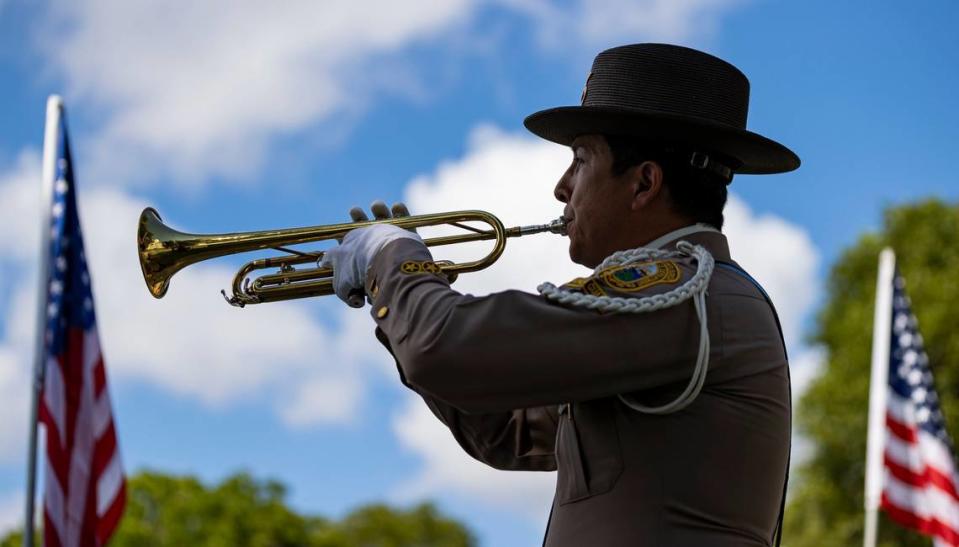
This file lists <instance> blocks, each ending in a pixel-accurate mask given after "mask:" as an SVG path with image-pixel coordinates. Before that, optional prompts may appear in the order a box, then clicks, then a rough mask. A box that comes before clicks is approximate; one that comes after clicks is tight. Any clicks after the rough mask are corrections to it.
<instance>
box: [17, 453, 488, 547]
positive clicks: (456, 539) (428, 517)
mask: <svg viewBox="0 0 959 547" xmlns="http://www.w3.org/2000/svg"><path fill="white" fill-rule="evenodd" d="M285 497H286V489H285V487H284V486H283V485H282V484H280V483H278V482H275V481H258V480H256V479H254V478H252V477H251V476H249V475H248V474H246V473H239V474H236V475H233V476H231V477H228V478H227V479H225V480H224V481H223V482H221V483H220V484H218V485H216V486H214V487H207V486H205V485H204V484H203V483H201V482H200V481H198V480H197V479H195V478H193V477H188V476H184V477H178V476H171V475H165V474H161V473H156V472H149V471H145V472H141V473H138V474H136V475H135V476H133V477H131V478H130V479H129V481H128V485H127V506H126V511H125V513H124V516H123V520H122V521H121V523H120V527H119V529H118V530H117V533H116V534H115V535H114V537H113V539H112V541H111V542H110V546H111V547H182V546H187V545H189V546H195V547H472V546H474V545H475V543H476V542H475V540H474V539H473V536H472V534H471V533H470V532H469V530H467V529H466V528H465V527H464V526H463V525H462V524H460V523H458V522H456V521H454V520H452V519H449V518H448V517H445V516H443V515H441V514H440V513H439V512H438V511H437V510H436V509H435V508H434V507H433V506H432V505H430V504H428V503H426V504H421V505H419V506H416V507H413V508H411V509H408V510H401V509H393V508H390V507H387V506H385V505H369V506H365V507H361V508H359V509H357V510H355V511H353V512H352V513H350V514H348V515H347V516H346V517H344V518H343V520H341V521H338V522H335V521H331V520H328V519H324V518H322V517H317V516H306V515H301V514H298V513H296V512H295V511H293V510H292V509H290V508H289V507H287V505H286V503H285V501H284V500H285ZM21 542H22V534H21V532H19V531H18V532H13V533H11V534H8V535H7V536H6V537H4V538H3V539H2V540H0V547H20V546H21Z"/></svg>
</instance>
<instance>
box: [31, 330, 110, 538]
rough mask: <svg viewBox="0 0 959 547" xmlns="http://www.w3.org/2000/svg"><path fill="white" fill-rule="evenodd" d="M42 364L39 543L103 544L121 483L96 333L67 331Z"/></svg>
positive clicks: (90, 331) (108, 531)
mask: <svg viewBox="0 0 959 547" xmlns="http://www.w3.org/2000/svg"><path fill="white" fill-rule="evenodd" d="M67 337H68V340H67V342H66V347H67V350H66V351H65V352H64V354H62V355H59V356H56V357H51V358H50V359H49V361H48V362H47V366H46V376H45V380H44V386H43V395H42V398H41V400H40V420H41V421H42V422H43V424H44V425H45V430H46V446H47V459H46V472H45V475H44V480H45V492H44V508H43V521H44V534H43V536H44V544H45V545H46V546H47V547H88V546H94V547H95V546H100V545H104V544H105V543H106V540H107V539H108V538H109V537H110V535H111V534H112V533H113V531H114V530H115V529H116V527H117V525H118V524H119V521H120V515H121V514H122V512H123V505H124V503H125V500H126V480H125V478H124V475H123V468H122V466H121V462H120V453H119V451H118V450H117V442H116V432H115V430H114V427H113V416H112V412H111V409H110V396H109V390H108V389H107V379H106V369H105V368H104V366H103V358H102V355H101V354H100V342H99V339H98V337H97V331H96V327H95V326H94V327H92V328H91V329H89V330H87V331H86V332H84V331H83V330H81V329H78V328H71V329H70V330H69V331H68V334H67Z"/></svg>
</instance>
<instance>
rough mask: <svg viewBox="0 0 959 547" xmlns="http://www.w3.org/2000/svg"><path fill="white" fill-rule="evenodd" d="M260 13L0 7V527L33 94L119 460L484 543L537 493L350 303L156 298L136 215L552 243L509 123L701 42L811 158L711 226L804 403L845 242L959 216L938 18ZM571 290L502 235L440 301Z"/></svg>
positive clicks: (524, 142)
mask: <svg viewBox="0 0 959 547" xmlns="http://www.w3.org/2000/svg"><path fill="white" fill-rule="evenodd" d="M261 4H262V3H257V2H207V3H203V4H202V5H196V4H183V5H182V6H179V7H177V8H172V7H163V8H158V7H156V6H151V5H146V4H142V3H135V2H119V1H115V0H96V1H92V2H86V3H83V5H76V6H74V5H68V4H67V3H48V2H16V1H13V0H5V1H4V0H0V82H2V85H0V198H2V201H0V202H2V203H3V204H4V206H5V207H6V209H7V212H8V213H7V214H6V215H3V217H2V218H0V276H2V278H3V283H0V400H4V401H6V402H7V405H5V406H7V408H8V412H7V416H8V419H5V420H4V421H3V422H2V423H0V526H3V527H8V526H9V525H11V523H13V522H15V521H16V519H18V518H19V515H20V505H21V503H22V502H21V496H22V491H23V475H24V472H23V459H24V458H23V455H24V453H25V443H26V437H25V429H26V420H27V418H26V416H27V404H28V399H27V396H26V395H25V393H26V391H27V383H26V382H27V379H28V371H27V369H28V367H29V363H30V350H31V348H32V342H31V340H32V328H33V326H32V323H33V321H32V319H30V317H31V314H32V313H33V307H32V303H33V300H34V294H35V293H34V290H35V280H34V279H33V275H34V274H35V265H36V249H35V247H36V245H35V243H36V240H37V234H36V231H37V230H36V228H37V223H38V220H37V218H36V216H35V214H36V213H35V212H36V211H39V203H38V198H37V195H36V193H37V192H38V183H39V170H40V165H39V163H40V150H41V147H42V134H43V115H44V111H45V103H46V98H47V95H48V94H50V93H58V94H61V95H62V96H63V97H64V101H65V104H66V107H67V115H68V118H69V123H70V127H71V131H72V134H71V136H72V138H73V143H74V156H75V162H76V166H75V167H76V172H77V175H78V185H79V186H80V188H81V190H80V191H81V203H80V207H81V220H82V222H83V224H84V229H85V231H86V236H87V248H88V253H89V255H90V256H91V260H92V268H93V270H92V276H93V279H94V289H95V294H96V296H97V311H98V317H99V318H100V325H99V326H100V333H101V338H102V343H103V346H104V351H105V354H106V358H107V365H108V368H109V370H110V374H111V389H112V390H113V395H114V406H115V410H116V416H117V422H118V428H119V434H120V446H121V450H122V452H123V457H124V459H125V461H126V465H127V467H128V468H129V469H140V468H144V467H151V468H156V469H160V470H163V471H168V472H183V473H195V474H198V475H200V476H202V477H203V478H204V479H207V480H210V481H215V480H218V479H219V478H221V477H223V476H225V475H227V474H229V473H232V472H234V471H237V470H240V469H246V470H250V471H252V472H253V473H255V474H256V475H258V476H263V477H266V476H269V477H275V478H278V479H280V480H282V481H284V482H286V483H287V484H288V485H289V486H290V487H291V501H292V502H293V503H294V504H295V505H296V506H297V507H298V508H299V509H301V510H304V511H310V512H316V513H321V514H326V515H331V516H336V515H341V514H343V513H345V512H347V511H348V510H349V509H350V508H352V507H355V506H356V505H358V504H361V503H366V502H371V501H376V500H383V499H386V500H388V501H391V502H393V503H399V504H402V503H410V502H413V501H416V500H420V499H434V500H437V502H438V503H439V504H440V505H441V507H442V508H443V509H444V510H446V511H448V512H450V513H451V514H453V515H455V516H456V517H458V518H460V519H463V520H464V521H466V522H467V523H468V524H469V525H470V526H471V527H472V528H473V529H474V530H475V531H476V532H477V533H478V534H479V536H480V537H481V539H482V542H483V545H493V546H511V545H515V546H520V545H530V544H535V543H536V542H537V541H538V540H539V538H540V534H541V532H542V526H543V523H544V520H545V515H546V507H547V504H548V502H549V496H550V491H551V484H552V483H551V481H552V480H553V479H552V477H551V476H549V475H543V476H529V475H525V474H524V475H519V476H513V475H509V474H505V473H495V472H489V471H485V470H483V469H480V468H479V467H478V466H477V465H472V464H471V463H470V462H469V461H467V460H465V457H462V456H460V455H459V454H458V453H457V451H456V448H455V446H453V445H451V444H450V441H449V439H448V438H447V437H445V436H444V435H443V431H442V430H441V429H440V428H439V427H438V426H437V425H436V424H435V423H434V422H433V421H431V419H430V417H429V416H428V415H426V414H425V411H424V409H423V407H422V405H419V404H417V401H416V400H415V399H413V398H411V397H410V395H409V394H408V393H407V392H406V391H405V390H404V389H403V388H402V386H401V385H400V384H399V382H398V381H397V379H396V377H395V373H394V372H393V371H392V364H391V363H390V362H389V361H388V359H387V356H386V355H385V352H384V351H383V350H382V349H381V348H379V347H378V345H377V344H376V343H375V340H374V339H373V336H372V322H371V321H369V320H368V318H367V317H366V316H365V313H364V312H357V311H353V310H347V309H345V308H344V307H342V306H341V305H340V304H339V303H338V302H334V301H330V300H319V299H318V300H314V301H310V302H296V303H285V304H272V305H268V306H262V307H259V308H250V309H246V310H242V311H240V310H234V309H232V308H229V307H227V306H226V305H225V304H223V302H222V300H221V299H220V297H219V295H218V294H217V292H218V289H219V288H224V287H226V286H227V285H228V284H229V282H230V279H231V277H232V269H233V268H234V267H235V266H236V265H237V264H238V263H240V262H242V260H243V259H239V258H236V259H223V260H221V261H218V262H216V263H214V264H208V265H202V266H198V267H196V269H195V270H194V271H186V272H184V273H183V274H180V276H178V277H177V278H175V279H174V281H173V286H172V287H171V289H170V295H169V296H168V297H167V298H166V299H164V300H162V301H154V300H153V299H152V298H150V297H149V296H148V295H147V293H146V291H145V290H143V285H142V281H141V280H140V279H139V278H138V275H139V273H138V271H137V265H136V262H135V256H134V253H133V249H132V241H133V233H134V229H135V228H134V224H135V221H136V215H137V214H138V213H139V211H140V209H141V208H142V207H143V206H145V205H152V206H155V207H156V208H157V209H158V210H159V211H160V212H161V214H162V215H163V216H164V218H165V219H167V220H169V221H170V222H172V223H174V224H175V225H177V226H179V227H182V228H184V229H187V230H190V231H196V232H216V231H239V230H253V229H264V228H273V227H285V226H294V225H310V224H323V223H331V222H338V221H341V220H343V219H345V218H346V212H347V210H348V209H349V208H350V207H351V206H353V205H357V204H363V205H365V204H368V203H369V202H370V201H372V200H373V199H384V200H387V201H394V200H398V199H405V200H407V201H408V202H410V204H411V206H412V207H413V208H414V212H416V211H418V212H436V211H441V210H450V209H453V208H474V207H485V208H489V209H490V210H492V211H493V212H494V213H497V214H500V215H502V216H503V217H504V218H505V219H506V220H507V222H508V223H526V224H528V223H538V222H543V221H546V220H549V219H551V218H553V217H555V216H557V215H558V214H559V212H560V210H561V209H560V207H559V206H558V204H556V203H555V202H553V201H552V197H551V193H550V188H551V184H552V182H553V181H555V179H556V178H557V177H558V176H559V174H560V173H561V172H562V170H563V169H564V168H565V162H566V161H567V159H568V157H569V152H568V151H567V150H564V149H562V148H561V147H559V146H555V145H550V144H548V143H542V142H538V141H537V140H536V139H534V138H533V137H532V136H529V135H528V134H526V133H525V130H524V129H523V127H522V119H523V117H525V116H526V115H527V114H530V113H532V112H534V111H536V110H539V109H542V108H547V107H551V106H558V105H565V104H574V103H576V102H577V100H578V98H579V94H580V91H581V89H582V85H583V80H584V78H585V76H586V74H587V72H588V70H589V66H590V63H591V61H592V58H593V56H594V55H595V53H596V52H598V51H600V50H601V49H603V48H605V47H609V46H612V45H618V44H622V43H630V42H641V41H667V42H672V43H679V44H683V45H689V46H693V47H698V48H701V49H704V50H706V51H709V52H711V53H714V54H716V55H719V56H720V57H723V58H724V59H727V60H729V61H730V62H732V63H733V64H735V65H737V66H738V67H740V68H741V69H742V70H743V71H744V72H745V73H746V74H747V75H748V76H749V78H750V80H751V83H752V95H751V109H750V116H749V120H750V122H749V127H750V128H751V129H752V130H754V131H758V132H760V133H762V134H765V135H768V136H770V137H771V138H774V139H776V140H779V141H780V142H783V143H784V144H786V145H788V146H790V147H791V148H792V149H793V150H795V151H796V152H797V153H798V154H799V155H800V157H801V158H802V160H803V166H802V168H801V169H800V170H799V171H797V172H794V173H789V174H785V175H779V176H773V177H749V176H741V177H738V178H737V179H736V181H735V182H734V183H733V185H732V187H731V189H732V191H733V193H734V198H733V200H732V202H731V203H730V207H729V209H728V216H729V221H728V222H729V227H728V230H727V231H728V233H729V236H730V239H731V244H732V248H733V253H734V258H736V257H738V258H739V259H740V261H741V262H742V263H743V264H744V265H746V266H747V268H749V269H750V270H751V271H752V272H753V273H754V274H756V275H757V277H758V278H759V279H760V280H761V281H762V282H763V283H764V284H765V285H766V286H767V288H769V289H770V292H771V293H772V295H773V297H774V299H775V300H776V302H777V305H778V306H779V307H780V311H781V313H782V314H783V315H784V322H785V323H786V329H787V338H788V342H789V345H790V350H791V355H793V356H794V363H793V365H794V372H795V373H796V374H797V376H798V380H799V381H798V382H797V384H798V386H797V389H800V390H801V389H802V386H803V385H804V382H806V381H808V379H809V378H810V377H812V376H813V375H814V374H815V371H816V370H817V366H818V363H819V361H820V360H821V356H820V355H819V354H818V353H817V351H816V349H815V348H810V347H808V346H807V345H806V344H805V343H804V341H803V333H804V332H805V329H808V326H809V324H810V317H812V315H813V314H814V312H815V309H816V305H817V304H818V302H819V301H820V299H821V296H822V282H823V280H824V277H825V274H826V272H827V270H828V267H829V265H830V264H831V263H832V262H833V261H834V260H835V259H836V258H837V256H838V254H839V253H840V252H841V250H842V249H843V248H844V247H846V246H848V245H849V244H851V243H852V242H854V241H855V240H856V238H858V237H859V235H860V234H862V233H863V232H865V231H868V230H872V229H875V228H876V227H878V226H879V223H880V222H881V213H882V209H883V208H884V207H886V206H889V205H894V204H898V203H903V202H907V201H911V200H915V199H920V198H923V197H927V196H938V197H941V198H945V199H949V200H955V199H956V198H957V196H959V183H957V181H956V175H955V167H954V158H955V156H956V154H955V152H954V150H953V149H954V147H955V144H956V143H957V142H959V113H957V112H959V111H957V109H956V108H955V105H956V97H959V70H957V69H959V35H957V33H956V32H955V23H956V22H957V21H959V8H957V7H956V5H955V4H954V3H953V2H948V1H945V0H942V1H930V2H921V3H913V4H911V5H909V6H906V5H905V4H902V3H901V2H891V1H876V2H868V3H866V2H851V3H843V2H840V3H837V2H825V1H807V2H791V3H786V2H773V1H771V0H690V1H686V2H671V1H669V0H643V1H634V2H627V1H624V0H569V1H564V2H556V3H549V2H545V1H540V0H455V1H429V0H411V1H409V2H404V3H402V6H401V7H399V6H397V5H394V4H395V3H390V2H352V3H350V6H351V7H350V9H345V8H342V7H340V6H338V5H337V4H335V3H329V4H325V5H321V6H320V5H318V6H314V5H313V3H310V2H304V3H286V4H284V7H282V8H277V7H275V6H274V7H270V8H264V7H263V6H262V5H261ZM165 5H166V4H165ZM737 249H738V251H737ZM530 264H533V265H535V267H530V266H529V265H530ZM578 272H579V270H577V269H576V268H574V267H572V266H570V265H569V264H568V263H566V257H565V250H564V245H563V242H562V241H559V240H549V239H548V238H543V239H536V240H535V241H534V240H530V241H520V242H516V243H515V244H514V243H513V242H511V243H510V249H508V250H507V256H506V257H505V258H504V260H503V262H502V263H501V264H500V265H498V266H497V267H495V268H493V269H492V270H491V271H489V272H485V273H482V274H477V275H476V276H475V277H474V278H472V279H466V278H464V279H462V280H460V282H458V287H459V288H460V289H461V290H464V291H471V292H477V293H482V292H490V291H494V290H499V289H505V288H507V287H519V288H525V289H528V290H531V289H532V287H534V286H535V284H536V282H537V281H541V280H547V279H549V280H554V281H557V280H558V281H563V280H565V279H564V278H565V277H566V276H571V275H575V274H576V273H578Z"/></svg>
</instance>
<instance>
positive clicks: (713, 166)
mask: <svg viewBox="0 0 959 547" xmlns="http://www.w3.org/2000/svg"><path fill="white" fill-rule="evenodd" d="M689 165H691V166H692V167H693V168H695V169H702V170H704V171H709V172H711V173H714V174H716V175H719V177H720V178H722V179H723V181H724V182H725V183H726V184H729V183H730V182H732V181H733V170H732V169H731V168H730V167H729V166H727V165H725V164H722V163H720V162H718V161H716V160H715V159H713V158H712V157H711V156H710V155H709V154H706V153H705V152H693V153H692V155H691V156H690V157H689Z"/></svg>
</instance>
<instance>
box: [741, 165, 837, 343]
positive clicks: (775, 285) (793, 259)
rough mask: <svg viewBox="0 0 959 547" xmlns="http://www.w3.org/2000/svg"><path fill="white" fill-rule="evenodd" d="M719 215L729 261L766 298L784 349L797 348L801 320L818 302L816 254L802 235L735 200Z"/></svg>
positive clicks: (781, 221) (808, 239) (807, 238)
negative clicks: (722, 216) (756, 283)
mask: <svg viewBox="0 0 959 547" xmlns="http://www.w3.org/2000/svg"><path fill="white" fill-rule="evenodd" d="M734 184H735V183H734ZM725 215H726V224H725V226H724V227H723V232H725V233H726V235H727V236H728V238H729V248H730V249H729V250H730V253H731V254H732V257H733V260H735V261H737V262H738V263H739V264H740V265H741V266H742V267H743V268H745V269H746V270H747V271H749V273H750V274H751V275H752V276H753V277H755V278H756V280H757V281H759V282H760V284H762V286H763V288H764V289H766V292H768V293H769V296H770V298H772V300H773V302H774V303H775V304H776V311H777V312H778V313H779V320H780V321H781V322H782V327H783V335H784V336H785V338H786V346H787V347H788V348H796V349H798V348H799V346H800V345H801V328H802V320H803V318H804V317H805V316H806V314H807V312H808V311H809V310H810V309H811V307H812V305H813V304H814V303H815V302H816V301H817V299H818V298H819V290H820V287H819V279H818V278H817V276H816V272H817V269H818V267H819V251H818V250H817V249H816V247H815V245H813V243H812V239H810V237H809V234H808V233H807V232H806V231H805V230H803V229H802V228H800V227H798V226H796V225H794V224H790V223H789V222H787V221H785V220H783V219H781V218H779V217H776V216H773V215H770V214H765V215H755V214H753V212H752V210H751V209H750V208H749V206H748V205H747V204H746V203H745V202H744V201H743V200H741V199H740V198H738V197H737V196H735V195H731V196H730V198H729V203H728V204H727V205H726V211H725Z"/></svg>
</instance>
